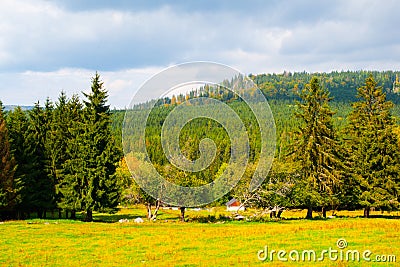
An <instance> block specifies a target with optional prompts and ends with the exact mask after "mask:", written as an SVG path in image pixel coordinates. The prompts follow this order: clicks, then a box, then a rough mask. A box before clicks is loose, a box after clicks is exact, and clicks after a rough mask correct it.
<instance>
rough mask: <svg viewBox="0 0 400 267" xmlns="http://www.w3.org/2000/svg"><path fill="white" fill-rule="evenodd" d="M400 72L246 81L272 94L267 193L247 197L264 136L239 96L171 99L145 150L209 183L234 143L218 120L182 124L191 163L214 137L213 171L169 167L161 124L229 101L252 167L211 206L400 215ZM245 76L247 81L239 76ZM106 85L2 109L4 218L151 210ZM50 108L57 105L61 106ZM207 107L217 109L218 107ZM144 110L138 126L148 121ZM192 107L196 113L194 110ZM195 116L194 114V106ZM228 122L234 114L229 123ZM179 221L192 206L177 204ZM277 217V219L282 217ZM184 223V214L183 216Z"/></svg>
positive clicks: (173, 177)
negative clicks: (198, 101)
mask: <svg viewBox="0 0 400 267" xmlns="http://www.w3.org/2000/svg"><path fill="white" fill-rule="evenodd" d="M398 75H399V73H397V72H392V71H384V72H368V71H356V72H331V73H314V74H310V73H306V72H302V73H290V72H285V73H283V74H261V75H253V74H250V75H249V78H251V79H252V80H253V81H254V82H255V83H256V84H257V85H258V87H259V88H260V89H261V91H262V92H263V94H264V95H265V96H266V98H267V99H268V102H269V105H270V107H271V109H272V112H273V115H274V119H275V125H276V132H277V134H276V137H277V140H276V152H275V158H274V162H273V165H272V169H271V171H270V173H269V175H268V177H266V179H265V180H264V183H263V184H262V186H261V187H260V188H258V189H257V190H256V191H254V192H247V188H248V184H249V181H250V179H251V176H252V174H253V173H254V171H255V166H256V164H257V161H258V157H259V153H260V151H259V149H260V143H261V141H262V140H261V136H260V134H259V128H258V127H257V126H256V125H257V123H256V122H255V117H254V116H253V115H252V113H251V110H250V109H249V108H248V107H247V106H246V104H245V103H244V102H243V101H241V100H240V98H238V97H237V96H234V95H233V94H230V93H229V92H226V91H223V90H217V89H216V88H213V87H207V86H206V87H203V88H202V89H201V90H200V91H199V92H191V93H188V94H186V95H176V96H172V97H171V98H165V99H163V100H162V101H159V103H158V104H157V105H156V106H155V108H153V109H152V111H151V113H150V116H149V118H148V120H147V125H146V142H145V145H146V149H147V151H148V155H149V158H150V160H151V162H152V163H153V165H154V166H155V167H156V169H157V171H158V172H159V173H161V174H162V175H163V176H164V177H167V179H168V180H169V181H172V182H174V183H176V184H179V185H183V186H199V185H204V184H207V183H210V182H211V181H213V180H214V179H215V178H216V177H218V175H219V174H220V173H221V172H222V171H223V170H225V169H226V168H227V163H228V162H229V157H230V147H231V145H232V143H231V142H232V140H230V139H229V136H228V135H227V133H226V131H225V130H224V128H223V127H222V126H221V125H219V124H218V123H217V122H215V121H212V120H209V119H205V118H199V119H195V120H192V121H190V123H188V124H187V125H185V127H183V129H182V131H181V133H180V136H179V137H180V138H179V142H180V143H179V145H180V148H181V150H182V152H183V154H184V155H185V156H186V157H187V158H188V159H190V160H195V159H197V158H198V157H199V153H200V152H199V144H200V141H201V140H202V139H204V138H210V139H212V140H213V141H214V142H215V144H216V147H217V150H216V151H217V152H216V157H215V161H214V162H213V163H212V164H211V165H210V166H209V167H208V168H206V169H205V170H203V171H200V172H195V173H188V172H185V171H182V170H180V169H178V168H176V167H175V166H173V165H172V164H170V162H169V161H168V159H167V157H166V156H165V155H164V153H163V150H162V145H161V137H160V133H161V128H162V124H163V121H164V120H165V119H166V117H167V116H168V114H169V113H170V112H171V111H172V110H173V109H174V107H175V106H177V105H179V104H181V103H184V102H185V101H186V100H188V99H190V98H195V97H198V96H202V97H211V98H215V99H218V100H221V101H224V102H226V103H227V104H228V105H229V106H230V107H231V108H232V109H233V110H234V111H235V112H236V113H237V114H238V115H239V117H240V119H241V120H242V121H243V123H244V125H245V127H246V130H247V132H248V136H249V141H250V150H249V155H250V156H249V161H250V162H249V163H248V165H247V167H246V170H245V172H244V176H243V179H241V181H240V182H239V184H238V185H237V186H236V187H235V188H234V189H233V190H232V191H231V192H230V193H229V194H227V195H225V196H224V197H223V198H221V199H219V200H217V201H216V202H214V203H211V204H210V205H223V204H224V203H225V202H227V201H228V200H229V199H231V198H232V197H235V198H237V199H239V200H240V201H241V202H242V203H245V204H246V205H247V206H253V207H257V208H262V209H270V210H274V212H275V211H277V212H276V213H273V214H274V216H277V217H279V216H280V214H281V212H282V211H283V210H284V209H292V208H293V209H294V208H304V209H306V210H307V214H305V216H306V217H307V218H312V217H313V212H315V211H318V212H321V214H323V216H324V217H325V216H326V213H327V211H332V212H335V211H336V210H341V209H347V210H354V209H363V210H364V216H365V217H369V213H370V211H371V210H373V209H374V210H382V211H393V210H399V209H400V154H399V148H400V141H399V138H400V127H399V125H398V118H399V116H400V109H399V107H398V104H399V103H400V101H399V100H400V96H399V95H398V93H399V91H400V83H399V80H398ZM242 78H243V77H242ZM107 97H108V96H107V90H106V85H104V84H103V83H102V81H101V78H100V76H99V75H98V74H97V73H96V74H95V76H94V77H93V79H92V83H91V91H90V93H89V94H84V95H83V99H80V97H78V96H77V95H73V96H67V95H65V93H63V92H61V93H60V96H59V98H58V99H56V100H50V99H47V100H45V102H44V103H43V104H42V105H41V104H40V103H39V102H37V103H36V104H35V106H34V107H33V108H32V109H31V110H28V111H24V110H22V109H21V108H19V107H17V108H15V109H13V110H10V111H5V110H4V109H3V106H2V105H1V106H0V146H1V148H0V159H1V160H0V170H1V173H0V216H1V217H2V218H5V219H7V218H19V219H23V218H27V217H29V216H38V217H40V218H43V217H46V213H48V212H52V213H54V212H58V213H59V216H60V217H68V218H74V217H75V216H76V213H77V212H82V213H83V214H84V219H85V220H86V221H91V220H92V214H93V212H94V211H101V212H115V211H116V210H117V208H118V205H119V204H121V203H122V204H131V203H145V204H146V205H147V207H148V212H149V214H148V216H149V218H151V217H152V216H153V215H154V214H152V211H151V207H152V205H155V206H156V207H159V205H160V203H159V201H158V200H157V199H154V198H152V197H151V196H149V195H147V194H146V193H145V192H144V191H143V190H141V189H140V188H139V187H138V185H137V184H136V183H135V181H134V180H133V179H132V178H131V174H130V172H129V170H128V167H127V164H126V162H125V159H134V160H137V161H140V160H141V157H142V155H137V154H135V153H134V152H135V151H129V149H128V151H125V152H126V155H123V152H122V141H124V142H127V143H128V144H129V143H132V144H133V143H135V142H139V134H137V135H136V134H135V133H132V134H131V135H129V136H125V137H124V140H122V137H121V136H122V124H123V120H124V115H125V111H124V110H111V109H110V107H109V106H108V104H107ZM53 101H54V102H53ZM208 108H210V109H214V108H215V110H212V111H214V112H218V110H217V107H213V106H212V105H211V106H209V107H208ZM143 109H146V105H139V106H137V107H136V108H134V110H133V111H132V112H135V116H133V119H132V118H131V120H132V121H128V122H126V123H128V124H130V125H135V123H137V122H138V121H142V120H144V119H145V117H144V111H143ZM187 110H188V112H190V107H188V109H187ZM193 112H194V111H193ZM227 120H229V118H227ZM181 208H182V209H181V211H182V218H183V217H184V209H185V207H181ZM279 211H280V212H279ZM183 219H184V218H183Z"/></svg>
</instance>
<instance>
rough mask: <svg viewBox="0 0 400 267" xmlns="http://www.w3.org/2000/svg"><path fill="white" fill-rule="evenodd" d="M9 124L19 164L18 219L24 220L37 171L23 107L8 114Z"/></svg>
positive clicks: (17, 189)
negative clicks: (33, 176) (34, 175)
mask: <svg viewBox="0 0 400 267" xmlns="http://www.w3.org/2000/svg"><path fill="white" fill-rule="evenodd" d="M7 122H8V129H9V134H10V138H11V139H10V141H11V142H10V143H11V148H12V151H13V154H14V157H15V160H16V162H17V163H18V164H17V168H16V171H15V174H14V189H15V191H16V194H17V199H16V210H17V216H18V218H23V217H25V215H24V214H26V213H29V212H30V211H31V207H30V192H29V188H31V187H33V186H34V181H32V179H31V178H32V174H33V173H35V171H36V165H35V164H34V161H33V155H32V152H31V151H32V150H31V149H29V147H28V145H29V143H28V141H27V139H28V136H27V135H28V125H29V121H28V117H27V114H26V113H25V112H24V111H23V110H22V109H21V107H17V108H15V109H14V110H12V111H10V112H8V114H7ZM28 216H29V214H28Z"/></svg>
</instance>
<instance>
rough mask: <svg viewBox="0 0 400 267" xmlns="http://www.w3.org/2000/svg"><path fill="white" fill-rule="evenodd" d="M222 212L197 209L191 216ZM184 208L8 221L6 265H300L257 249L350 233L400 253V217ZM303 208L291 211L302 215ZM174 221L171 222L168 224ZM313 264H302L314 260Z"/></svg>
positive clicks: (382, 250) (352, 240) (2, 259)
mask: <svg viewBox="0 0 400 267" xmlns="http://www.w3.org/2000/svg"><path fill="white" fill-rule="evenodd" d="M206 214H208V215H210V214H212V215H216V216H217V217H218V212H216V211H211V212H209V213H208V212H204V211H203V212H200V214H199V212H195V211H191V212H190V211H189V212H188V217H189V218H192V219H194V218H196V217H197V218H198V217H204V216H205V215H206ZM138 215H143V209H125V210H122V211H121V212H120V213H119V214H117V215H113V216H111V217H109V216H106V215H97V218H98V219H102V220H107V219H108V220H114V221H115V220H117V219H118V218H134V217H136V216H138ZM177 215H178V214H177V211H170V210H168V211H162V214H161V215H160V220H159V221H158V222H156V223H150V222H145V223H143V224H140V225H139V224H134V223H132V222H129V223H118V222H116V223H106V222H95V223H83V222H79V221H70V220H47V221H46V220H28V221H13V222H5V223H3V224H0V235H1V237H2V238H1V240H0V248H1V253H0V265H5V266H9V265H11V266H18V265H33V266H44V265H46V266H49V265H51V266H85V265H86V266H116V265H119V266H254V265H274V266H279V265H285V266H286V265H293V262H292V264H290V263H286V264H284V263H281V262H279V261H277V260H276V261H274V262H272V263H271V262H260V261H259V260H258V259H257V251H258V250H260V249H262V248H263V247H264V246H265V245H268V246H269V248H270V249H275V250H279V249H284V250H286V251H290V250H292V249H297V250H300V251H301V250H305V249H314V250H316V251H317V253H318V252H320V251H321V250H323V249H328V248H329V247H332V248H333V249H336V241H337V239H338V238H345V239H346V240H347V242H348V245H349V246H348V248H347V249H358V250H360V251H364V250H365V249H369V250H371V251H372V252H374V253H376V254H394V255H396V256H397V257H398V259H397V262H399V260H400V259H399V258H400V242H399V240H400V220H398V219H387V218H386V219H385V218H373V219H362V218H357V217H352V218H336V219H330V220H313V221H306V220H301V219H296V220H281V221H271V222H267V223H256V222H225V223H198V222H192V223H179V222H177ZM297 215H300V214H291V213H287V214H286V216H289V217H293V216H294V217H295V216H297ZM166 220H167V221H168V222H166ZM310 264H311V263H310V262H303V263H301V265H303V266H309V265H310ZM317 265H319V266H348V265H349V266H391V265H386V264H382V263H380V264H378V263H372V264H366V263H365V262H360V263H358V264H355V263H354V262H350V263H346V262H340V261H337V262H330V261H328V260H325V261H324V262H322V263H318V264H317Z"/></svg>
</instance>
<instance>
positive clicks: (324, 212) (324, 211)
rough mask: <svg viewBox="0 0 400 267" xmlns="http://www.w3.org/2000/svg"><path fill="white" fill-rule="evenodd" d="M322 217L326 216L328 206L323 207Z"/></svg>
mask: <svg viewBox="0 0 400 267" xmlns="http://www.w3.org/2000/svg"><path fill="white" fill-rule="evenodd" d="M322 217H324V218H326V208H325V207H322Z"/></svg>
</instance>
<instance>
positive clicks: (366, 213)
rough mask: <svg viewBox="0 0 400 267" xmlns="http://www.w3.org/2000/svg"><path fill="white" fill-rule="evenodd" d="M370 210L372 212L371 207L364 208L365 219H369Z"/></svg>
mask: <svg viewBox="0 0 400 267" xmlns="http://www.w3.org/2000/svg"><path fill="white" fill-rule="evenodd" d="M370 210H371V208H370V207H366V208H364V218H369V212H370Z"/></svg>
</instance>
